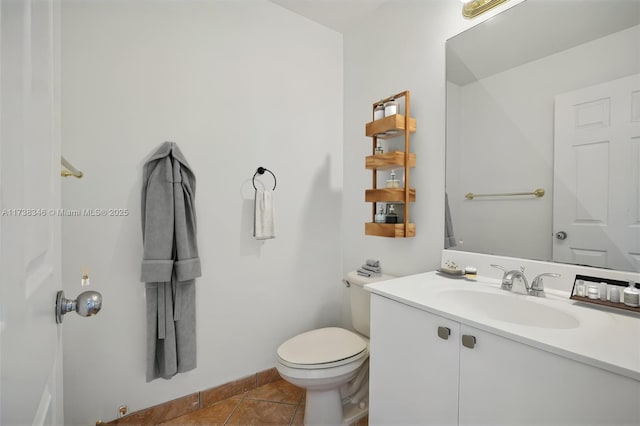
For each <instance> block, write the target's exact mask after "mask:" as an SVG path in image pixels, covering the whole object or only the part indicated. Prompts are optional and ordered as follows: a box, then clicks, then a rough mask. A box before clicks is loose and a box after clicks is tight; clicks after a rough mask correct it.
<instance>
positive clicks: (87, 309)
mask: <svg viewBox="0 0 640 426" xmlns="http://www.w3.org/2000/svg"><path fill="white" fill-rule="evenodd" d="M100 308H102V295H101V294H100V293H98V292H97V291H92V290H89V291H84V292H82V293H80V294H79V295H78V298H77V299H76V300H72V299H66V298H65V297H64V291H62V290H60V291H59V292H58V293H57V294H56V324H62V316H63V315H64V314H66V313H67V312H71V311H76V312H77V313H78V315H80V316H83V317H90V316H93V315H95V314H97V313H98V312H99V311H100Z"/></svg>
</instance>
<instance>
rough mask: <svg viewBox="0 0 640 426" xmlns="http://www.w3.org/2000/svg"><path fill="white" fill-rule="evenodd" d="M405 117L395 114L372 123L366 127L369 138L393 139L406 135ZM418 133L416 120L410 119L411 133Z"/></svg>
mask: <svg viewBox="0 0 640 426" xmlns="http://www.w3.org/2000/svg"><path fill="white" fill-rule="evenodd" d="M404 131H405V128H404V115H402V114H394V115H390V116H389V117H385V118H381V119H380V120H375V121H371V122H369V123H367V124H366V126H365V134H366V135H367V136H376V137H377V138H378V139H391V138H395V137H398V136H402V135H404ZM415 131H416V119H415V118H413V117H409V132H410V133H414V132H415Z"/></svg>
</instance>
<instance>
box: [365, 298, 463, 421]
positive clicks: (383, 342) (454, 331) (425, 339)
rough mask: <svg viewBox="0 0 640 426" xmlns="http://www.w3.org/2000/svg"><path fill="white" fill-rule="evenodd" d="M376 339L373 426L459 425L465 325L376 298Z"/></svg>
mask: <svg viewBox="0 0 640 426" xmlns="http://www.w3.org/2000/svg"><path fill="white" fill-rule="evenodd" d="M438 327H446V328H448V329H449V330H451V335H450V336H448V339H446V340H445V339H442V338H440V337H438ZM370 334H371V340H370V349H371V354H370V358H369V362H370V364H369V424H371V425H428V424H433V425H456V424H458V371H459V365H458V359H459V355H458V354H459V351H460V324H458V323H456V322H455V321H450V320H446V319H444V318H441V317H438V316H436V315H432V314H430V313H428V312H424V311H421V310H419V309H415V308H412V307H409V306H406V305H403V304H401V303H398V302H394V301H391V300H389V299H386V298H384V297H381V296H377V295H374V294H372V295H371V333H370Z"/></svg>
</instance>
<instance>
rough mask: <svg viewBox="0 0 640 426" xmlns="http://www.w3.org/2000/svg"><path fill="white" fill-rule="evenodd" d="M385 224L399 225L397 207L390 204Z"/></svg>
mask: <svg viewBox="0 0 640 426" xmlns="http://www.w3.org/2000/svg"><path fill="white" fill-rule="evenodd" d="M385 223H398V214H397V213H396V209H395V206H394V205H393V204H389V205H388V206H387V214H386V216H385Z"/></svg>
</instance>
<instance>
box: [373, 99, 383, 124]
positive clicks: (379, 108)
mask: <svg viewBox="0 0 640 426" xmlns="http://www.w3.org/2000/svg"><path fill="white" fill-rule="evenodd" d="M381 118H384V103H383V102H380V103H379V104H378V105H376V107H375V108H374V110H373V120H374V121H375V120H380V119H381Z"/></svg>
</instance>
